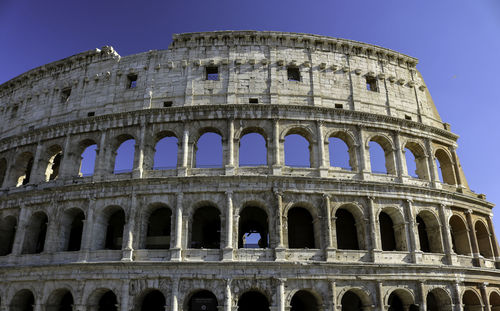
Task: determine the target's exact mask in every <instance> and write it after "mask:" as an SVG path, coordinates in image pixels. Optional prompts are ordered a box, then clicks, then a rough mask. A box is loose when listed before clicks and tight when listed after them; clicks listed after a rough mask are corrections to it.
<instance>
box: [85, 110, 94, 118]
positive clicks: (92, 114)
mask: <svg viewBox="0 0 500 311" xmlns="http://www.w3.org/2000/svg"><path fill="white" fill-rule="evenodd" d="M93 116H95V112H94V111H91V112H88V113H87V117H93Z"/></svg>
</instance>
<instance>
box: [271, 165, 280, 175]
mask: <svg viewBox="0 0 500 311" xmlns="http://www.w3.org/2000/svg"><path fill="white" fill-rule="evenodd" d="M272 172H273V175H281V166H277V165H273V168H272Z"/></svg>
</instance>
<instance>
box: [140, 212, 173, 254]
mask: <svg viewBox="0 0 500 311" xmlns="http://www.w3.org/2000/svg"><path fill="white" fill-rule="evenodd" d="M171 218H172V211H171V210H170V209H169V208H167V207H160V208H158V209H156V210H155V211H154V212H152V213H151V215H150V216H149V220H148V231H147V236H146V249H169V248H170V223H171Z"/></svg>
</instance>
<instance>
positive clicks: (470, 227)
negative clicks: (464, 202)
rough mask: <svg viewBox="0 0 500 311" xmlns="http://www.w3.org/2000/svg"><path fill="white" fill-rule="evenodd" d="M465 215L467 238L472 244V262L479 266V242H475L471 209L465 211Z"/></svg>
mask: <svg viewBox="0 0 500 311" xmlns="http://www.w3.org/2000/svg"><path fill="white" fill-rule="evenodd" d="M465 217H466V218H467V227H468V231H469V239H470V241H471V244H472V255H473V256H474V263H475V265H476V266H480V265H481V262H480V260H479V244H478V243H477V237H476V230H474V225H473V224H472V210H471V209H469V210H466V211H465Z"/></svg>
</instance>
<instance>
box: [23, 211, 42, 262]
mask: <svg viewBox="0 0 500 311" xmlns="http://www.w3.org/2000/svg"><path fill="white" fill-rule="evenodd" d="M47 223H48V218H47V215H46V214H45V213H44V212H36V213H35V214H33V215H32V216H31V218H30V220H29V222H28V226H27V227H26V233H25V237H24V244H23V251H22V254H39V253H41V252H43V249H44V246H45V236H46V234H47Z"/></svg>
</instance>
